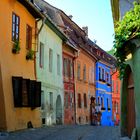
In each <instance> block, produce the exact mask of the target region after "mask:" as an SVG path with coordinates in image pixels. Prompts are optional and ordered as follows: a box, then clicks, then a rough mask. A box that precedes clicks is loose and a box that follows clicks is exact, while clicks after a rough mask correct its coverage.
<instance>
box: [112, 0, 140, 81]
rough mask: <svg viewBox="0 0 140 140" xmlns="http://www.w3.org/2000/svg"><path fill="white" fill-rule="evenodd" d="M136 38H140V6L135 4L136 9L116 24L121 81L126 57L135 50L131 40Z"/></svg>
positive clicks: (115, 42)
mask: <svg viewBox="0 0 140 140" xmlns="http://www.w3.org/2000/svg"><path fill="white" fill-rule="evenodd" d="M136 38H140V5H139V4H138V3H136V2H134V8H133V9H131V10H130V11H128V12H127V13H126V14H125V16H124V17H123V19H122V20H121V21H119V22H117V23H116V24H115V40H114V48H115V53H114V55H115V57H116V59H117V63H118V68H119V71H120V79H122V78H123V76H124V70H125V67H126V64H125V60H126V56H127V54H128V53H133V50H134V48H135V44H133V43H132V42H131V40H133V39H136Z"/></svg>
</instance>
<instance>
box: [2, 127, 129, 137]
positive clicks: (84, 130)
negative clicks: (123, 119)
mask: <svg viewBox="0 0 140 140" xmlns="http://www.w3.org/2000/svg"><path fill="white" fill-rule="evenodd" d="M0 140H127V139H126V138H120V135H119V127H105V126H91V125H71V126H51V127H44V128H38V129H28V130H24V131H17V132H13V133H9V134H8V133H6V134H4V133H3V135H2V133H1V136H0Z"/></svg>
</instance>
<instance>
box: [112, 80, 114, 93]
mask: <svg viewBox="0 0 140 140" xmlns="http://www.w3.org/2000/svg"><path fill="white" fill-rule="evenodd" d="M113 91H114V80H112V92H113Z"/></svg>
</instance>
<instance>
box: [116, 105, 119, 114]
mask: <svg viewBox="0 0 140 140" xmlns="http://www.w3.org/2000/svg"><path fill="white" fill-rule="evenodd" d="M118 112H119V111H118V103H117V102H116V113H118Z"/></svg>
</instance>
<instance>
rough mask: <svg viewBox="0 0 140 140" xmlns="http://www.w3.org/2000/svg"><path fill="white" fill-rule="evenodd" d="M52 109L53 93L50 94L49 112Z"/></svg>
mask: <svg viewBox="0 0 140 140" xmlns="http://www.w3.org/2000/svg"><path fill="white" fill-rule="evenodd" d="M52 109H53V93H52V92H50V110H52Z"/></svg>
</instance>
